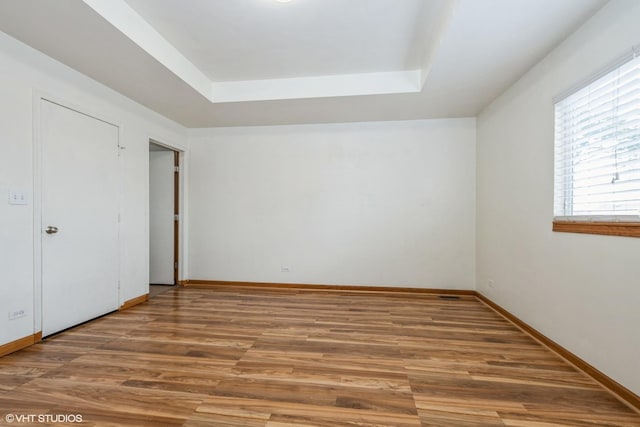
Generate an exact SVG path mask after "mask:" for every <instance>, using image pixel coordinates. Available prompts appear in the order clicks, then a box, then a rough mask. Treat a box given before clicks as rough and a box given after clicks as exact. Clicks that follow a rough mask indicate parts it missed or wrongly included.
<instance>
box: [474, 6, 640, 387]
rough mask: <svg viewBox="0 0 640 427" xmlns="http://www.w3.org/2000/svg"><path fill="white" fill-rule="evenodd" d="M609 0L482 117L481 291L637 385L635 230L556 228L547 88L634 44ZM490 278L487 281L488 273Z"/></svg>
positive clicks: (631, 15)
mask: <svg viewBox="0 0 640 427" xmlns="http://www.w3.org/2000/svg"><path fill="white" fill-rule="evenodd" d="M639 22H640V2H638V1H634V0H626V1H613V2H611V3H609V4H608V5H607V6H605V8H604V9H602V10H601V11H600V12H599V13H598V14H596V15H595V16H594V17H593V18H592V19H591V20H590V21H589V22H587V23H586V24H585V25H584V26H583V27H582V28H581V29H579V30H578V32H576V33H575V34H573V35H572V36H571V37H570V38H569V39H568V40H566V41H565V42H564V43H563V44H561V45H560V46H559V47H558V48H556V49H555V50H554V51H553V52H552V53H551V54H550V55H549V56H548V57H547V58H546V59H544V60H543V61H542V62H541V63H539V64H538V65H537V66H536V67H534V68H533V69H532V70H531V71H530V72H528V73H527V74H526V75H525V76H524V77H523V78H522V79H521V80H520V81H518V82H517V83H516V84H515V85H514V86H513V87H511V88H510V89H509V90H508V91H507V92H506V93H504V94H503V95H502V96H501V97H500V98H499V99H497V100H496V101H495V102H494V103H493V104H491V105H490V106H489V107H488V108H486V109H485V110H484V111H483V112H482V114H480V116H479V117H478V135H477V138H478V178H477V179H478V218H477V265H478V270H477V285H478V290H479V291H480V292H482V293H483V294H485V295H487V296H488V297H490V298H491V299H492V300H494V301H495V302H497V303H498V304H500V305H502V306H503V307H505V308H506V309H507V310H509V311H510V312H512V313H513V314H515V315H516V316H518V317H520V318H521V319H522V320H524V321H525V322H527V323H528V324H530V325H531V326H533V327H534V328H536V329H537V330H539V331H540V332H542V333H543V334H545V335H547V336H548V337H549V338H551V339H553V340H554V341H556V342H558V343H560V344H561V345H562V346H564V347H565V348H568V349H569V350H570V351H572V352H573V353H575V354H577V355H578V356H579V357H581V358H583V359H584V360H586V361H587V362H589V363H591V364H592V365H594V366H595V367H596V368H598V369H600V370H601V371H603V372H604V373H605V374H607V375H609V376H610V377H612V378H613V379H615V380H616V381H618V382H620V383H622V384H623V385H625V386H626V387H628V388H630V389H631V390H633V391H634V392H635V393H640V369H638V361H640V332H638V327H639V326H640V239H634V238H626V237H610V236H594V235H579V234H568V233H554V232H552V231H551V223H552V219H553V102H552V97H553V96H555V95H557V94H559V93H561V92H562V91H564V90H566V89H567V88H569V87H571V86H573V85H574V84H576V83H578V82H580V81H581V80H583V79H584V78H586V77H587V76H589V75H590V74H593V73H594V72H596V71H597V70H598V69H600V68H602V67H603V66H605V65H607V64H608V63H609V62H611V61H612V60H613V59H615V58H616V57H617V56H619V55H621V54H622V53H623V52H625V51H628V50H630V48H631V47H632V46H633V45H635V44H638V43H640V25H639V24H638V23H639ZM489 280H494V282H495V285H494V287H493V288H491V287H489V285H488V281H489Z"/></svg>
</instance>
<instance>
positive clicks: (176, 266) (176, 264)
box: [173, 262, 178, 270]
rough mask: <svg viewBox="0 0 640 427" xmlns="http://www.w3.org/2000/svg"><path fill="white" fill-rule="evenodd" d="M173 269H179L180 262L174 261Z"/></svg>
mask: <svg viewBox="0 0 640 427" xmlns="http://www.w3.org/2000/svg"><path fill="white" fill-rule="evenodd" d="M173 269H174V270H177V269H178V263H177V262H174V263H173Z"/></svg>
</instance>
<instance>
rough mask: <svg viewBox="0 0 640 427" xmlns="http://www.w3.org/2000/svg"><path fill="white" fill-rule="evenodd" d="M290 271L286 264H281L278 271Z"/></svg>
mask: <svg viewBox="0 0 640 427" xmlns="http://www.w3.org/2000/svg"><path fill="white" fill-rule="evenodd" d="M290 271H291V269H290V268H289V267H287V266H284V265H283V266H282V267H280V272H281V273H288V272H290Z"/></svg>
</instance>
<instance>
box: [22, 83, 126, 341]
mask: <svg viewBox="0 0 640 427" xmlns="http://www.w3.org/2000/svg"><path fill="white" fill-rule="evenodd" d="M32 99H33V128H32V131H33V252H34V254H33V255H34V263H33V273H34V274H33V278H34V284H33V286H34V289H33V291H34V292H33V294H34V299H33V331H34V333H35V334H37V333H41V332H42V303H43V301H42V147H43V141H42V128H41V119H42V112H41V108H40V106H41V102H42V101H49V102H52V103H54V104H57V105H60V106H61V107H64V108H68V109H70V110H73V111H75V112H77V113H79V114H84V115H85V116H89V117H92V118H94V119H96V120H100V121H102V122H105V123H108V124H111V125H113V126H115V127H116V128H118V147H120V148H122V147H121V146H120V141H122V131H123V126H122V125H121V124H119V123H118V122H117V121H116V120H112V119H110V118H108V117H105V115H104V114H98V113H95V112H93V111H91V110H90V109H88V108H84V107H82V106H78V105H75V104H73V103H71V102H69V101H67V100H64V99H61V98H59V97H56V96H53V95H50V94H46V93H44V92H40V91H35V90H34V91H33V96H32ZM117 175H118V179H119V181H120V182H119V185H118V188H119V194H118V212H119V213H120V212H121V211H122V209H121V205H122V159H121V156H118V171H117ZM117 258H118V264H117V265H118V267H117V268H118V272H117V275H118V278H120V224H118V256H117ZM119 283H120V281H119V280H118V301H119V304H122V301H121V300H122V292H121V290H120V284H119Z"/></svg>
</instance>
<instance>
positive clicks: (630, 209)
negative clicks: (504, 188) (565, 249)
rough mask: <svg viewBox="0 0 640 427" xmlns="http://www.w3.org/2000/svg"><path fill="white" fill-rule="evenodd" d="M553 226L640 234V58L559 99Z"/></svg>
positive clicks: (577, 230)
mask: <svg viewBox="0 0 640 427" xmlns="http://www.w3.org/2000/svg"><path fill="white" fill-rule="evenodd" d="M553 229H554V230H555V231H570V232H580V233H594V234H614V235H624V236H635V237H640V57H637V55H631V56H630V57H628V58H625V60H623V61H622V65H620V62H618V65H617V66H616V67H615V68H614V69H613V70H611V69H609V70H608V71H607V72H606V73H604V75H600V76H599V77H598V78H597V79H595V80H592V82H591V83H589V84H588V85H586V86H583V87H582V88H580V89H579V90H577V91H574V92H572V93H571V94H570V95H569V96H566V97H564V98H562V99H560V100H558V101H557V102H556V104H555V189H554V228H553Z"/></svg>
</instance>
